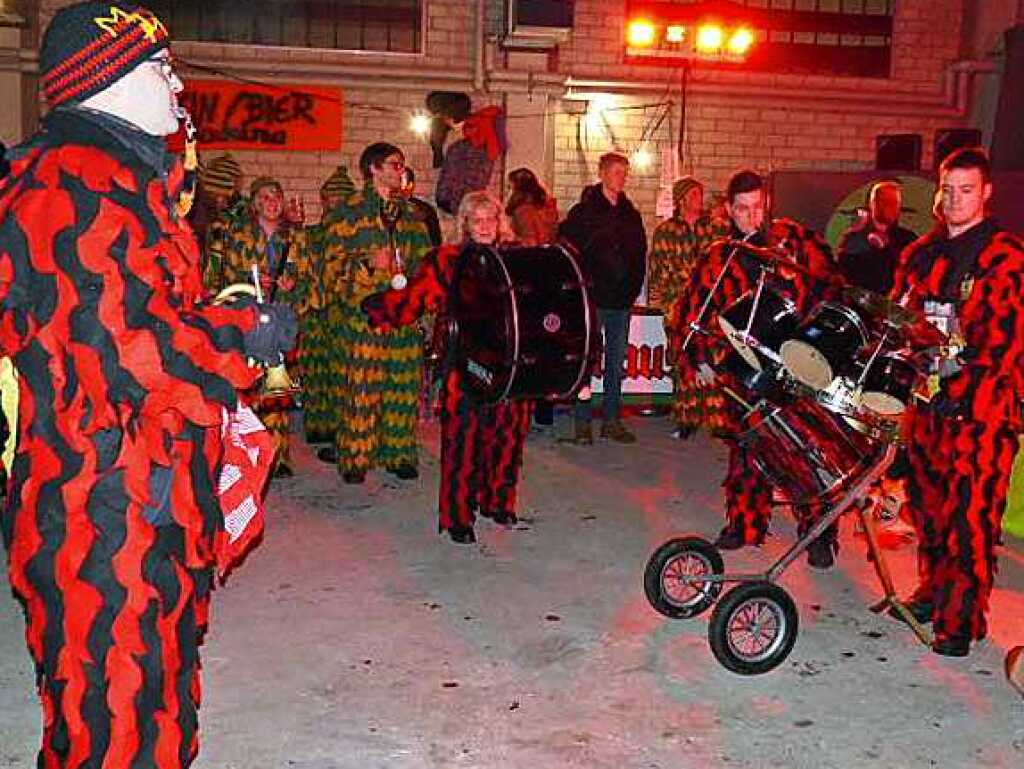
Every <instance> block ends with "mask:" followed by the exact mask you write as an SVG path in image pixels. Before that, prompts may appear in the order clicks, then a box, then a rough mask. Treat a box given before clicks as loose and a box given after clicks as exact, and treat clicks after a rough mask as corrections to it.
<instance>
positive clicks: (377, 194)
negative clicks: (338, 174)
mask: <svg viewBox="0 0 1024 769" xmlns="http://www.w3.org/2000/svg"><path fill="white" fill-rule="evenodd" d="M359 170H360V172H361V173H362V175H363V179H364V182H365V184H364V187H363V189H362V190H361V191H360V192H357V193H356V194H355V195H353V196H351V197H350V198H348V199H347V200H345V201H344V202H343V203H342V204H341V205H340V206H338V207H337V208H335V209H334V211H333V212H332V213H331V215H330V217H329V220H328V223H327V224H326V227H325V232H324V238H325V253H324V257H325V258H324V263H323V265H322V271H323V272H322V274H323V292H324V297H323V303H324V305H325V307H326V308H327V311H326V318H327V330H328V335H329V337H330V339H331V340H332V341H333V343H334V344H333V345H332V346H329V347H328V354H329V361H328V369H329V371H330V373H331V375H332V376H331V377H330V379H331V386H330V393H329V395H330V397H329V402H330V406H331V408H332V409H333V415H334V420H335V426H336V429H335V435H334V445H333V446H330V447H327V448H324V449H321V450H320V451H319V452H317V455H318V456H319V457H320V458H321V459H322V460H324V461H326V462H332V463H336V464H337V467H338V472H339V473H341V475H342V477H343V478H344V479H345V482H346V483H362V482H363V481H364V480H365V478H366V473H367V471H369V470H370V469H371V468H373V467H383V468H384V469H385V470H388V471H389V472H391V473H392V474H394V475H396V476H397V477H398V478H400V479H402V480H411V479H413V478H416V477H418V476H419V471H418V469H417V464H418V459H417V448H418V447H417V437H416V421H417V409H418V404H419V390H420V377H421V371H422V366H423V352H422V338H421V335H420V332H419V331H418V330H416V329H414V328H400V329H396V330H394V331H387V332H380V331H374V330H373V329H371V328H370V327H369V326H368V325H367V322H366V319H365V316H364V315H363V313H362V312H361V310H360V303H361V302H362V300H363V299H364V298H365V297H367V296H369V295H370V294H373V293H377V292H378V291H383V290H385V289H387V288H401V287H403V286H404V285H405V276H406V275H407V274H409V275H411V274H412V273H414V272H415V271H416V268H417V267H418V266H419V264H420V261H421V260H422V259H423V256H424V255H425V254H426V252H427V251H428V250H429V248H430V238H429V235H428V233H427V228H426V226H425V225H424V223H423V222H422V221H419V220H418V219H417V218H416V217H414V216H413V212H412V210H411V208H410V205H409V202H408V201H407V200H406V199H405V198H404V197H403V196H402V195H401V191H402V174H403V171H404V170H405V156H404V155H403V154H402V151H401V150H400V149H399V148H398V147H396V146H394V145H393V144H388V143H385V142H378V143H376V144H371V145H370V146H368V147H367V148H366V149H365V150H363V153H362V155H361V156H360V158H359Z"/></svg>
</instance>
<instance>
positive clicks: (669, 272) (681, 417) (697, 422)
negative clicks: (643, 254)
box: [647, 176, 729, 440]
mask: <svg viewBox="0 0 1024 769" xmlns="http://www.w3.org/2000/svg"><path fill="white" fill-rule="evenodd" d="M672 205H673V213H672V216H671V218H669V219H666V220H665V221H663V222H662V223H661V224H659V225H658V227H657V228H656V229H655V230H654V236H653V240H652V242H651V253H650V258H649V259H648V262H649V265H650V266H649V270H650V272H649V273H648V288H647V293H648V303H649V304H650V305H651V306H652V307H656V308H658V309H659V310H661V311H662V312H663V313H665V333H666V335H667V336H668V345H669V350H671V351H673V354H672V355H671V356H670V357H671V360H672V379H673V385H674V386H673V392H674V393H675V398H674V401H675V402H674V405H673V408H672V411H673V415H674V417H675V422H676V430H675V432H674V433H673V437H677V438H681V439H683V440H685V439H687V438H689V437H690V436H691V435H692V434H693V433H694V431H696V430H697V428H698V427H701V426H705V427H707V428H708V429H716V428H718V427H719V426H720V424H719V423H720V421H721V418H720V417H718V415H719V414H720V413H721V412H722V410H723V409H724V408H725V404H724V402H723V400H722V398H723V396H722V395H721V394H720V393H719V391H718V389H717V388H709V387H705V386H703V385H702V384H700V382H698V381H697V379H696V374H695V372H693V371H690V370H689V366H688V365H687V364H686V362H685V360H684V356H680V355H678V354H677V353H676V351H678V349H679V345H680V344H682V341H683V340H682V339H679V338H676V334H675V333H674V329H675V328H676V325H677V324H676V315H675V314H676V312H677V311H678V309H679V308H678V303H679V296H680V295H681V294H682V293H683V291H684V290H685V289H686V288H687V286H688V285H689V283H690V277H691V273H692V272H693V267H694V265H695V264H696V263H697V260H698V259H699V258H700V255H701V254H703V253H704V252H705V251H707V249H708V246H710V245H711V243H712V241H714V240H716V239H718V238H724V237H726V236H727V235H728V234H729V227H728V225H727V224H725V223H723V222H720V221H715V220H713V219H711V218H710V217H709V216H706V215H705V214H704V187H703V186H702V185H701V183H700V182H698V181H697V180H696V179H694V178H693V177H692V176H684V177H683V178H682V179H678V180H677V181H676V183H675V184H673V185H672Z"/></svg>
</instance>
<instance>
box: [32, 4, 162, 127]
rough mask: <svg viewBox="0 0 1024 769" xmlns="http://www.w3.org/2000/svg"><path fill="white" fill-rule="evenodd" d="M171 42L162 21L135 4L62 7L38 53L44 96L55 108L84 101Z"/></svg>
mask: <svg viewBox="0 0 1024 769" xmlns="http://www.w3.org/2000/svg"><path fill="white" fill-rule="evenodd" d="M169 42H170V41H169V39H168V35H167V28H166V27H164V25H163V24H162V23H161V22H160V20H159V19H158V18H157V17H156V16H154V15H153V14H152V12H150V11H148V10H146V9H145V8H142V7H140V6H137V5H134V4H126V3H112V2H106V3H98V2H88V3H76V4H74V5H69V6H67V7H65V8H61V9H60V10H59V11H57V13H56V14H55V15H54V17H53V20H52V21H51V22H50V25H49V26H48V27H47V28H46V33H45V34H44V35H43V43H42V46H41V47H40V51H39V72H40V76H41V78H42V83H43V95H44V96H45V97H46V101H47V103H49V105H50V106H51V107H56V106H58V105H60V104H64V103H66V102H72V103H73V102H81V101H84V100H85V99H88V98H89V97H90V96H93V95H95V94H97V93H99V92H100V91H102V90H103V89H105V88H107V87H108V86H110V85H111V84H112V83H115V82H117V81H118V80H120V79H121V78H122V77H124V76H125V75H127V74H128V73H129V72H131V71H132V70H133V69H135V67H137V66H138V65H139V64H141V63H142V62H143V61H145V60H146V59H149V58H152V57H153V55H154V54H155V53H157V52H158V51H161V50H163V49H164V48H166V47H167V46H168V44H169Z"/></svg>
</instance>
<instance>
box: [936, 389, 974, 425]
mask: <svg viewBox="0 0 1024 769" xmlns="http://www.w3.org/2000/svg"><path fill="white" fill-rule="evenodd" d="M928 405H929V408H931V410H932V411H933V412H934V413H936V414H938V415H939V416H940V417H942V418H943V419H954V420H956V419H963V418H964V417H965V416H966V408H965V404H964V402H963V401H961V400H954V399H953V398H950V397H949V396H948V395H946V393H944V392H939V393H936V395H935V397H933V398H932V399H931V401H930V402H929V404H928Z"/></svg>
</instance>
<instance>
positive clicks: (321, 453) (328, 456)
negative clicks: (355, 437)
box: [316, 446, 338, 465]
mask: <svg viewBox="0 0 1024 769" xmlns="http://www.w3.org/2000/svg"><path fill="white" fill-rule="evenodd" d="M316 458H317V459H319V460H320V461H321V462H326V463H327V464H329V465H333V464H336V463H337V461H338V450H337V449H336V448H334V446H324V447H323V448H322V449H317V450H316Z"/></svg>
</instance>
